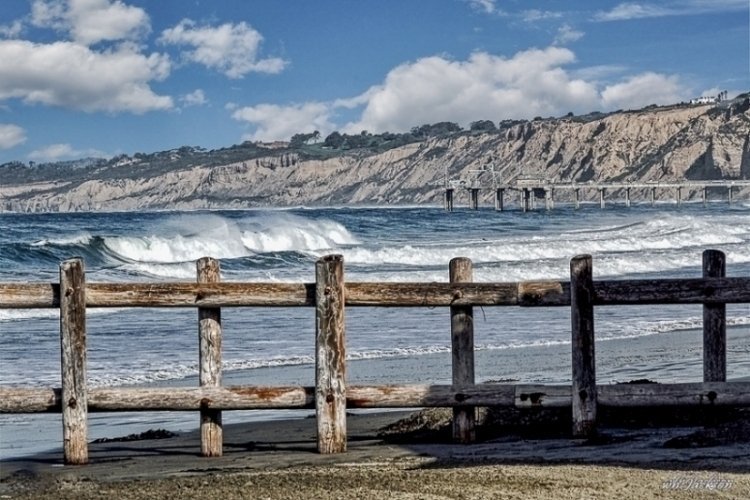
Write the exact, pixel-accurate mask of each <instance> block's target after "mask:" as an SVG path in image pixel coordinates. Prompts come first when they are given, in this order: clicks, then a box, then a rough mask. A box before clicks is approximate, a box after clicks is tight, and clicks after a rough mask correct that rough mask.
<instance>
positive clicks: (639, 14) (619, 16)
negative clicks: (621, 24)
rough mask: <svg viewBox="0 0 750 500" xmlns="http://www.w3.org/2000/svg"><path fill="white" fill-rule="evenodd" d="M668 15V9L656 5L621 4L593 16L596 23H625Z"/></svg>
mask: <svg viewBox="0 0 750 500" xmlns="http://www.w3.org/2000/svg"><path fill="white" fill-rule="evenodd" d="M670 13H671V11H670V10H669V9H666V8H664V7H662V6H658V5H649V4H638V3H621V4H619V5H616V6H615V7H614V8H613V9H612V10H610V11H607V12H603V11H602V12H597V13H596V14H595V15H594V19H596V20H597V21H626V20H630V19H641V18H646V17H662V16H668V15H670Z"/></svg>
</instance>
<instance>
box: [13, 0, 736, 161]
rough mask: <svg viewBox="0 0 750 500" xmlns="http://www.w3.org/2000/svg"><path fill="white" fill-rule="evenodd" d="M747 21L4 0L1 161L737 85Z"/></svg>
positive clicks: (671, 96)
mask: <svg viewBox="0 0 750 500" xmlns="http://www.w3.org/2000/svg"><path fill="white" fill-rule="evenodd" d="M749 32H750V1H749V0H661V1H649V0H646V1H635V2H619V1H606V0H569V1H563V0H557V1H552V0H549V1H533V0H528V1H522V0H429V1H428V0H377V1H376V0H358V1H353V0H318V1H310V0H286V1H281V0H247V1H245V0H3V1H2V10H0V163H2V162H6V161H11V160H20V161H26V162H28V161H36V162H40V161H51V160H65V159H72V158H80V157H85V156H91V155H94V156H113V155H116V154H121V153H126V154H133V153H136V152H153V151H160V150H165V149H171V148H175V147H180V146H184V145H191V146H201V147H205V148H209V149H213V148H219V147H224V146H229V145H231V144H236V143H239V142H242V141H243V140H263V141H271V140H277V139H281V140H284V139H288V138H289V137H290V136H291V135H293V134H294V133H298V132H312V131H313V130H318V131H320V132H321V134H322V135H323V136H325V135H327V134H328V133H330V132H332V131H334V130H339V131H345V132H349V133H359V132H360V131H362V130H367V131H369V132H372V133H377V132H383V131H386V130H388V131H392V132H399V131H406V130H409V129H410V128H411V127H413V126H418V125H421V124H424V123H435V122H438V121H446V120H447V121H453V122H457V123H459V124H460V125H462V126H467V125H468V124H469V123H470V122H471V121H475V120H481V119H489V120H493V121H495V122H497V121H499V120H502V119H507V118H515V119H517V118H533V117H535V116H545V117H546V116H560V115H564V114H565V113H567V112H569V111H572V112H574V113H585V112H589V111H594V110H600V111H606V110H615V109H630V108H638V107H642V106H645V105H649V104H653V103H655V104H668V103H672V102H679V101H683V100H687V99H690V98H691V97H696V96H700V95H713V94H717V93H718V92H719V91H722V90H727V91H729V95H730V97H731V96H733V95H735V94H737V93H739V92H746V91H748V90H750V34H749Z"/></svg>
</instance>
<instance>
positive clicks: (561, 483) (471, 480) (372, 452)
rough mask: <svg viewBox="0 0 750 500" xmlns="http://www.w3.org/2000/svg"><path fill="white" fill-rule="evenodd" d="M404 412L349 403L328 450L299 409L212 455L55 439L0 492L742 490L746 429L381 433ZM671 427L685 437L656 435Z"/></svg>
mask: <svg viewBox="0 0 750 500" xmlns="http://www.w3.org/2000/svg"><path fill="white" fill-rule="evenodd" d="M405 415H406V414H405V413H398V412H385V413H353V414H352V415H350V416H349V418H348V428H349V429H348V430H349V432H348V434H349V442H348V447H349V449H348V451H347V452H346V453H343V454H337V455H319V454H317V453H316V442H315V420H314V419H311V418H303V419H287V420H277V421H267V422H252V423H247V424H233V425H227V426H225V428H224V443H225V444H224V456H222V457H219V458H202V457H200V456H199V450H200V444H199V436H198V433H197V432H189V433H184V434H179V435H176V436H173V437H167V438H163V439H141V440H134V441H108V442H101V443H92V444H91V445H90V448H89V449H90V464H89V465H87V466H81V467H70V466H63V465H62V452H61V451H60V450H55V451H53V452H51V453H44V454H40V455H36V456H33V457H27V458H24V459H19V460H7V461H4V462H1V463H0V498H35V499H38V498H71V499H72V498H76V499H87V498H120V499H131V498H133V499H135V498H223V499H233V498H272V499H276V498H278V499H282V498H353V499H354V498H356V499H369V498H427V499H430V498H545V497H546V498H618V499H620V498H737V499H739V498H750V443H749V442H748V439H747V436H741V435H737V436H736V437H737V439H719V440H714V441H706V440H703V441H701V440H700V439H692V438H691V439H686V438H685V437H686V436H695V435H696V434H695V433H696V432H702V429H703V428H701V427H696V426H684V427H664V428H614V427H613V428H606V429H602V439H598V440H596V441H594V442H587V441H584V440H577V439H571V438H568V437H559V436H558V437H546V438H530V437H528V436H526V437H521V436H519V435H513V434H510V435H506V436H501V437H496V438H493V439H489V440H486V441H484V442H481V443H477V444H473V445H454V444H450V443H448V442H436V441H435V440H434V439H437V441H445V440H444V439H442V438H441V436H440V435H433V436H432V437H433V441H432V442H430V443H427V442H423V441H424V439H416V438H413V437H410V436H404V435H401V436H400V437H399V436H398V435H391V436H390V437H388V436H384V435H383V434H382V433H381V430H382V429H383V428H385V427H386V426H388V425H389V424H392V423H394V422H395V421H397V420H399V419H401V418H402V417H404V416H405ZM746 430H747V429H746V427H735V428H732V427H728V428H726V429H725V431H727V432H729V433H736V432H740V433H743V432H745V431H746ZM709 434H710V433H709ZM726 437H727V436H724V438H726ZM729 437H730V438H731V436H729ZM674 438H680V439H682V440H683V441H684V442H685V443H686V447H676V448H673V447H665V446H664V443H666V442H667V441H669V440H671V439H674ZM678 441H679V439H678ZM672 442H674V441H672Z"/></svg>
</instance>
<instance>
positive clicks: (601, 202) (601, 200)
mask: <svg viewBox="0 0 750 500" xmlns="http://www.w3.org/2000/svg"><path fill="white" fill-rule="evenodd" d="M606 191H607V188H599V208H601V209H602V210H604V207H605V201H604V193H605V192H606Z"/></svg>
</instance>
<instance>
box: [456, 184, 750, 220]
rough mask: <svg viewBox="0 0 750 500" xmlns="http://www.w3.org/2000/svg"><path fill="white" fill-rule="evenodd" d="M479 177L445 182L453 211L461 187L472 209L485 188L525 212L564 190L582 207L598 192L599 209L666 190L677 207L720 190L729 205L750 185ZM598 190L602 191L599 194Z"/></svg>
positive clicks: (548, 204)
mask: <svg viewBox="0 0 750 500" xmlns="http://www.w3.org/2000/svg"><path fill="white" fill-rule="evenodd" d="M479 179H480V178H479V177H478V178H476V179H474V180H473V181H471V182H465V181H456V180H450V181H447V182H445V198H444V208H445V209H446V210H447V211H449V212H451V211H453V210H454V208H455V206H456V205H455V199H456V191H457V190H466V192H467V193H468V197H469V204H468V205H469V208H470V209H472V210H478V209H479V205H480V203H479V200H480V192H481V191H485V192H486V191H488V190H489V191H491V192H492V193H493V195H494V201H495V203H494V206H495V210H496V211H499V212H502V211H504V210H506V209H507V203H506V199H507V198H508V197H510V196H512V194H511V193H512V192H515V197H516V198H517V200H518V201H517V205H518V207H519V209H520V210H521V211H523V212H529V211H532V210H536V209H537V203H538V202H539V203H542V202H543V203H544V208H545V209H546V210H552V209H553V208H554V207H555V201H556V198H555V195H556V194H557V195H558V197H557V201H560V193H565V195H566V196H564V198H565V199H566V200H569V201H570V202H572V203H573V206H574V207H575V208H576V209H578V208H580V207H581V203H582V202H583V200H584V199H586V195H588V197H589V198H591V197H592V195H596V196H597V197H596V200H598V204H599V208H601V209H604V208H606V206H607V203H608V202H620V203H623V204H624V205H625V206H626V207H630V206H631V205H632V204H633V202H634V195H635V194H636V193H638V194H640V196H639V197H638V198H637V199H638V200H640V201H641V203H650V205H651V206H654V205H655V204H656V201H657V199H658V198H659V195H660V194H662V195H663V193H664V192H666V193H668V194H669V196H670V200H672V201H673V203H674V204H675V205H677V206H681V205H682V204H683V202H685V201H687V200H688V199H689V198H690V194H691V193H699V195H698V196H700V200H701V201H702V203H703V206H706V205H707V204H708V202H709V201H711V199H710V194H712V193H715V192H716V191H719V192H721V193H724V194H723V196H721V198H716V199H721V200H726V201H727V202H728V203H729V204H732V203H734V201H735V196H736V192H737V191H739V190H741V189H742V188H746V187H750V180H722V181H682V182H553V181H546V180H538V179H533V180H531V179H518V180H516V181H514V182H513V183H508V184H497V183H496V182H495V178H494V176H493V178H492V182H491V183H487V184H489V185H482V184H480V182H479ZM597 193H598V194H597ZM611 193H618V194H620V196H619V198H617V199H613V198H611V197H608V194H611Z"/></svg>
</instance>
